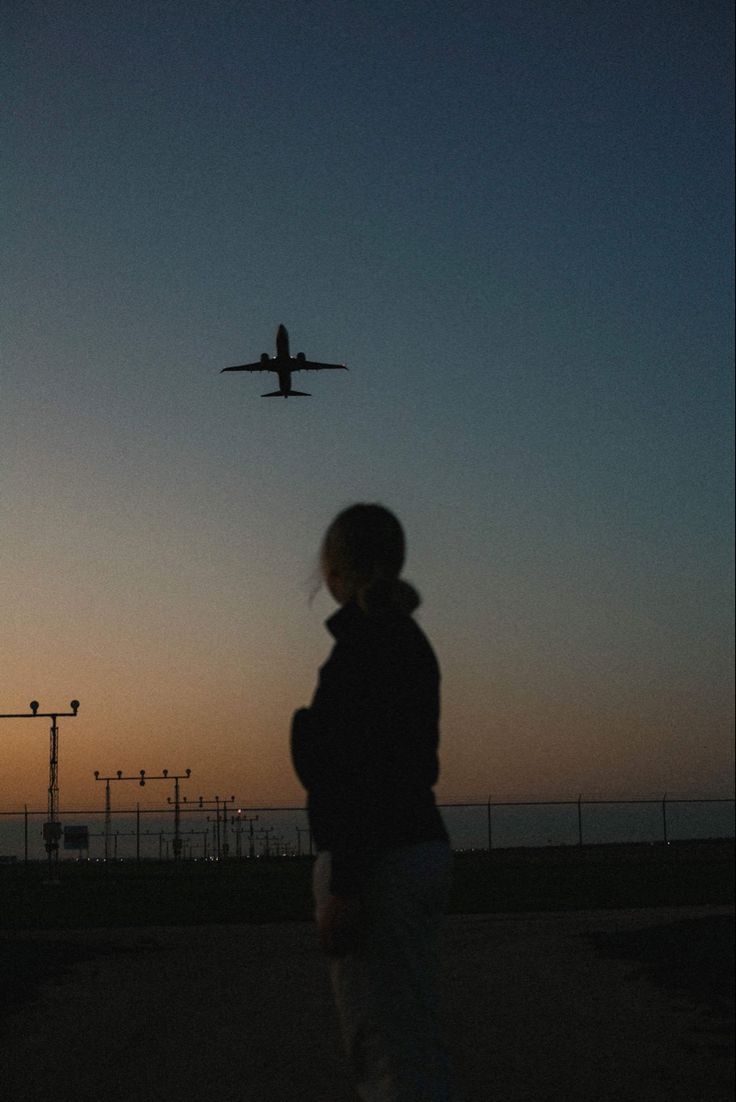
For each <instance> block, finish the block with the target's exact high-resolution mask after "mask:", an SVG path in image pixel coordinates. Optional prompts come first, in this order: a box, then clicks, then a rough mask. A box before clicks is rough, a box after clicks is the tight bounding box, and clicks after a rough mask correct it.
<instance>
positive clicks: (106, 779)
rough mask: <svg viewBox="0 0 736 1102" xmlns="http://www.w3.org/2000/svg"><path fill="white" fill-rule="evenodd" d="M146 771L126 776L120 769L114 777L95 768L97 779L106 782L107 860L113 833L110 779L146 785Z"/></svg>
mask: <svg viewBox="0 0 736 1102" xmlns="http://www.w3.org/2000/svg"><path fill="white" fill-rule="evenodd" d="M143 774H144V771H143V770H141V772H140V774H139V775H138V776H132V777H125V776H123V771H122V769H118V771H117V773H116V774H115V776H114V777H101V776H100V771H99V769H95V780H96V781H104V782H105V860H106V861H107V860H109V857H110V837H111V835H112V822H111V817H112V807H111V801H110V781H137V782H138V784H140V785H144V784H145V781H144V780H143Z"/></svg>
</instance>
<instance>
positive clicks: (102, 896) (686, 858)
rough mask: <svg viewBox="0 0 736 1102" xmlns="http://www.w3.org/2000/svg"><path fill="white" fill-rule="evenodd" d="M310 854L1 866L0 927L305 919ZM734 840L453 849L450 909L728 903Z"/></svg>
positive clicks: (308, 914)
mask: <svg viewBox="0 0 736 1102" xmlns="http://www.w3.org/2000/svg"><path fill="white" fill-rule="evenodd" d="M311 867H312V862H311V859H310V858H307V857H302V858H298V857H294V858H274V859H270V860H266V859H256V860H241V861H230V862H226V863H220V864H214V863H211V864H208V863H203V862H199V863H185V864H181V865H174V864H173V863H165V864H160V863H158V862H143V863H141V864H140V865H137V864H136V863H135V862H119V863H116V864H113V863H109V864H107V865H104V864H98V863H79V864H77V863H75V862H64V863H63V864H62V866H61V876H60V883H59V884H55V885H54V884H47V883H45V878H46V874H47V869H46V865H45V864H44V863H38V864H35V863H34V864H30V865H29V866H27V867H25V866H23V865H22V864H17V865H8V866H5V867H0V929H6V930H22V929H26V930H32V929H47V930H49V929H84V928H92V927H121V926H189V925H203V924H208V923H263V922H293V921H307V920H309V919H310V918H311V913H312V903H311V892H310V882H311ZM733 899H734V840H733V839H723V840H714V841H707V842H676V843H672V844H670V845H668V846H664V845H662V844H659V845H612V846H589V847H580V848H578V847H559V848H553V847H545V848H544V849H511V850H495V851H493V852H492V853H487V852H485V851H476V852H466V853H458V854H456V855H455V872H454V884H453V892H452V899H451V903H450V911H451V912H452V913H458V914H488V913H504V912H514V911H563V910H588V909H597V908H620V907H629V908H636V907H658V906H686V905H695V904H726V905H727V904H730V903H732V902H733Z"/></svg>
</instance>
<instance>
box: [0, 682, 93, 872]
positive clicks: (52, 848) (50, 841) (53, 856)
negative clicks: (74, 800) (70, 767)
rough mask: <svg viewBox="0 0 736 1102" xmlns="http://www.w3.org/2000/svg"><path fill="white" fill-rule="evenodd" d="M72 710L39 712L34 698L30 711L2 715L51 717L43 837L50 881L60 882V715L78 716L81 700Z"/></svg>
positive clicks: (34, 717)
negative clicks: (46, 813)
mask: <svg viewBox="0 0 736 1102" xmlns="http://www.w3.org/2000/svg"><path fill="white" fill-rule="evenodd" d="M69 707H70V708H71V712H39V710H38V709H39V703H38V701H37V700H32V701H31V703H30V704H29V708H30V709H31V710H30V712H20V713H18V712H15V713H7V714H3V715H0V719H43V718H45V719H50V720H51V732H50V738H49V792H48V805H47V806H48V815H47V818H46V822H45V823H44V825H43V838H44V843H45V849H46V853H47V854H48V857H49V883H50V884H58V883H59V839H60V838H61V834H62V831H61V823H60V822H59V727H58V724H57V722H56V721H57V719H58V718H59V716H76V714H77V712H78V711H79V701H78V700H72V701H71V703H70V704H69Z"/></svg>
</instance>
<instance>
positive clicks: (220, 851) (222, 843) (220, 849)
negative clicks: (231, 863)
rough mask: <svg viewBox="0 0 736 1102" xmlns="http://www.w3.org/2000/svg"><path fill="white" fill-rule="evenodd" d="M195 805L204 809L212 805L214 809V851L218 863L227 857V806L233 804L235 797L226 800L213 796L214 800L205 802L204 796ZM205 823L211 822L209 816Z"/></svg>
mask: <svg viewBox="0 0 736 1102" xmlns="http://www.w3.org/2000/svg"><path fill="white" fill-rule="evenodd" d="M197 803H198V805H199V807H200V808H203V807H206V806H207V804H213V805H214V807H215V819H214V825H215V851H216V854H217V860H218V861H219V860H220V858H221V857H227V855H228V849H229V847H228V844H227V841H226V838H227V805H228V804H234V803H235V797H234V796H231V797H230V799H226V798H225V797H224V796H223V797H222V798H220V797H219V796H215V798H214V799H212V800H205V798H204V796H200V797H199V800H198V801H197ZM220 807H222V839H220ZM207 822H208V823H209V822H212V820H211V819H210V817H209V815H208V816H207Z"/></svg>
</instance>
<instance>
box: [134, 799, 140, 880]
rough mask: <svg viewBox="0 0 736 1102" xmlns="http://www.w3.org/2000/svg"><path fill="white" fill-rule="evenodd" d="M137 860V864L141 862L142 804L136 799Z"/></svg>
mask: <svg viewBox="0 0 736 1102" xmlns="http://www.w3.org/2000/svg"><path fill="white" fill-rule="evenodd" d="M135 860H136V864H137V865H140V863H141V805H140V800H136V805H135Z"/></svg>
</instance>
